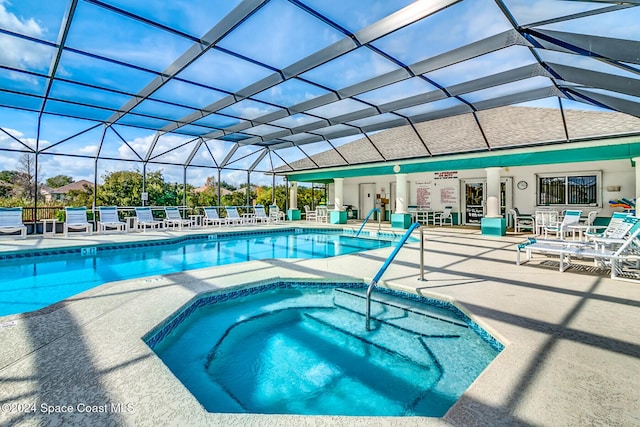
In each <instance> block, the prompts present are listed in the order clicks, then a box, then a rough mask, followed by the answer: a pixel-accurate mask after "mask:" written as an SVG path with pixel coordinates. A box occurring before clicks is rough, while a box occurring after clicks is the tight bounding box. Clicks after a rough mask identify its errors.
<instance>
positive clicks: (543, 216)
mask: <svg viewBox="0 0 640 427" xmlns="http://www.w3.org/2000/svg"><path fill="white" fill-rule="evenodd" d="M559 217H560V214H559V213H558V211H556V210H549V209H546V210H537V211H535V214H534V219H533V221H534V222H533V225H534V227H535V233H534V234H536V235H538V236H540V235H542V234H544V228H545V227H546V226H548V225H551V224H556V223H557V222H558V218H559Z"/></svg>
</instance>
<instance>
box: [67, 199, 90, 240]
mask: <svg viewBox="0 0 640 427" xmlns="http://www.w3.org/2000/svg"><path fill="white" fill-rule="evenodd" d="M64 212H65V221H64V226H63V229H64V237H68V236H69V230H78V232H80V233H82V232H84V233H87V234H88V235H91V234H92V233H93V224H91V223H90V222H89V221H87V208H85V207H84V206H81V207H78V208H70V207H66V208H64Z"/></svg>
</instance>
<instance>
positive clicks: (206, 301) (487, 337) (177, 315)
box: [142, 280, 504, 352]
mask: <svg viewBox="0 0 640 427" xmlns="http://www.w3.org/2000/svg"><path fill="white" fill-rule="evenodd" d="M321 287H322V288H325V287H335V288H338V287H339V288H361V289H363V288H366V287H367V284H366V283H365V282H363V281H361V282H358V281H352V282H344V281H313V280H304V281H302V280H301V281H293V280H274V281H267V282H256V283H250V284H245V285H242V287H240V288H237V287H236V288H229V289H227V290H226V291H225V290H222V291H220V290H218V291H215V292H205V293H203V294H200V295H196V296H195V297H194V298H192V299H191V300H189V301H188V302H187V303H186V304H184V305H183V306H182V307H180V308H179V309H178V310H176V312H174V313H173V314H172V315H171V316H169V317H168V318H167V319H166V320H164V321H163V322H162V323H160V324H159V325H158V326H156V327H155V328H153V329H152V330H151V331H149V332H148V333H147V334H145V335H144V336H143V337H142V340H143V341H144V342H145V343H146V344H147V345H148V346H149V347H150V348H151V349H153V348H155V346H156V345H157V344H158V343H159V342H160V341H162V340H163V339H164V338H165V337H166V336H167V335H169V334H170V333H171V332H173V330H175V329H176V328H177V327H178V326H179V325H180V324H181V323H182V322H184V321H185V320H186V319H187V318H188V317H189V316H190V315H191V314H192V313H193V312H194V311H195V310H197V309H198V308H201V307H204V306H206V305H210V304H216V303H219V302H224V301H229V300H234V299H236V298H241V297H244V296H248V295H255V294H258V293H261V292H265V291H269V290H274V289H287V288H289V289H292V288H293V289H295V288H310V289H313V288H321ZM376 292H380V293H383V294H388V295H392V296H395V297H400V298H404V299H408V300H411V301H415V302H418V303H421V304H426V305H431V306H434V307H438V308H443V309H446V310H449V311H451V312H452V313H453V314H455V315H456V316H457V317H458V318H460V320H461V321H463V322H464V323H465V324H466V325H467V326H468V327H469V328H470V329H472V330H473V331H474V332H475V333H476V334H478V336H479V337H480V338H481V339H482V340H483V341H485V342H487V343H488V344H489V345H490V346H491V347H492V348H493V349H494V350H496V351H498V352H500V351H502V350H503V348H504V345H503V344H502V343H501V342H500V341H498V340H497V339H496V338H495V337H493V335H491V334H490V333H489V332H487V331H486V330H485V329H484V328H483V327H482V326H480V325H478V324H477V323H476V322H475V321H473V320H472V319H471V318H469V316H467V315H466V314H465V313H464V312H463V311H462V310H460V309H459V308H458V307H457V306H456V305H455V304H453V303H451V302H449V301H443V300H439V299H435V298H429V297H425V296H421V295H417V294H411V293H407V292H402V291H397V290H395V289H389V288H383V287H378V288H376ZM376 302H377V303H379V304H386V303H385V302H384V301H379V300H376ZM406 309H407V310H409V311H411V309H410V308H406Z"/></svg>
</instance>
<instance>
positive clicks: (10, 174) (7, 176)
mask: <svg viewBox="0 0 640 427" xmlns="http://www.w3.org/2000/svg"><path fill="white" fill-rule="evenodd" d="M18 175H19V173H18V171H0V181H4V182H8V183H10V184H13V183H14V182H15V179H16V177H17V176H18Z"/></svg>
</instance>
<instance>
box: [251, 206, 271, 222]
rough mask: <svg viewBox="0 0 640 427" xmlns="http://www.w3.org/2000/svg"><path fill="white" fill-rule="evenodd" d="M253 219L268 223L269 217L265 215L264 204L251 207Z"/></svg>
mask: <svg viewBox="0 0 640 427" xmlns="http://www.w3.org/2000/svg"><path fill="white" fill-rule="evenodd" d="M253 220H254V222H255V223H256V224H257V223H260V224H262V223H267V224H268V223H270V222H271V218H270V217H269V216H267V212H266V211H265V210H264V206H261V205H258V206H256V207H254V208H253Z"/></svg>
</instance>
